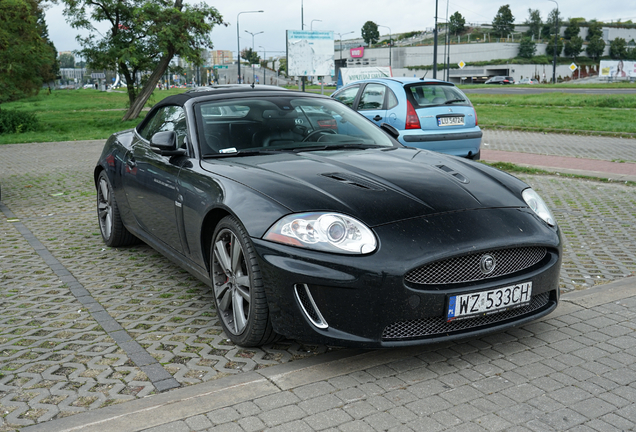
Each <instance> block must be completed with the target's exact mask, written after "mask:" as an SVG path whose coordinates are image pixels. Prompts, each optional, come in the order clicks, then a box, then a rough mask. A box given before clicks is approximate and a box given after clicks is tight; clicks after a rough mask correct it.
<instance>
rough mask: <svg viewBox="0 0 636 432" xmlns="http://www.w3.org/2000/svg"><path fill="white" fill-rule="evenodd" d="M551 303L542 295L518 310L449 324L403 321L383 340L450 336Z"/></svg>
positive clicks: (443, 320)
mask: <svg viewBox="0 0 636 432" xmlns="http://www.w3.org/2000/svg"><path fill="white" fill-rule="evenodd" d="M549 301H550V293H549V292H548V293H542V294H539V295H536V296H533V297H532V300H530V303H529V304H528V305H526V306H522V307H519V308H516V309H511V310H508V311H504V312H499V313H494V314H491V315H486V316H479V317H476V318H467V319H463V320H454V321H450V322H447V321H446V318H445V317H443V316H438V317H431V318H424V319H419V320H412V321H401V322H396V323H393V324H391V325H388V326H387V327H385V328H384V331H383V332H382V339H383V340H397V339H413V338H425V337H428V336H435V335H440V334H449V333H455V332H460V331H462V330H468V329H478V328H479V327H485V326H487V325H489V324H493V323H497V322H500V321H506V320H509V319H511V318H517V317H521V316H523V315H530V314H532V313H533V312H536V311H537V310H539V309H541V308H543V307H544V306H545V305H547V304H548V302H549Z"/></svg>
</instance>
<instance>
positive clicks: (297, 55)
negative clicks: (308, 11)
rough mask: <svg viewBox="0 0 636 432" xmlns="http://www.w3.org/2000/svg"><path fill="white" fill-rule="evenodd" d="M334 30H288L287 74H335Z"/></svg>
mask: <svg viewBox="0 0 636 432" xmlns="http://www.w3.org/2000/svg"><path fill="white" fill-rule="evenodd" d="M333 40H334V39H333V32H332V31H301V30H287V75H290V76H310V75H311V76H333V75H334V74H335V64H334V48H333V47H334V45H333Z"/></svg>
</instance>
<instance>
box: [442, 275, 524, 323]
mask: <svg viewBox="0 0 636 432" xmlns="http://www.w3.org/2000/svg"><path fill="white" fill-rule="evenodd" d="M531 297H532V282H523V283H520V284H517V285H511V286H507V287H503V288H497V289H493V290H490V291H481V292H476V293H470V294H461V295H456V296H450V297H449V298H448V309H447V310H448V313H447V315H446V321H452V320H454V319H462V318H471V317H475V316H479V315H489V314H491V313H496V312H502V311H504V310H508V309H514V308H516V307H519V306H524V305H526V304H528V303H530V299H531Z"/></svg>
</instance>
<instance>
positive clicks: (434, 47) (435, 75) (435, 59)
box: [433, 0, 437, 79]
mask: <svg viewBox="0 0 636 432" xmlns="http://www.w3.org/2000/svg"><path fill="white" fill-rule="evenodd" d="M436 78H437V0H435V29H433V79H436Z"/></svg>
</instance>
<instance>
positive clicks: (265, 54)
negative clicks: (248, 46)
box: [258, 45, 267, 85]
mask: <svg viewBox="0 0 636 432" xmlns="http://www.w3.org/2000/svg"><path fill="white" fill-rule="evenodd" d="M258 47H259V48H263V59H265V69H263V85H265V84H267V81H265V74H266V73H267V51H265V47H264V46H262V45H259V46H258Z"/></svg>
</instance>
